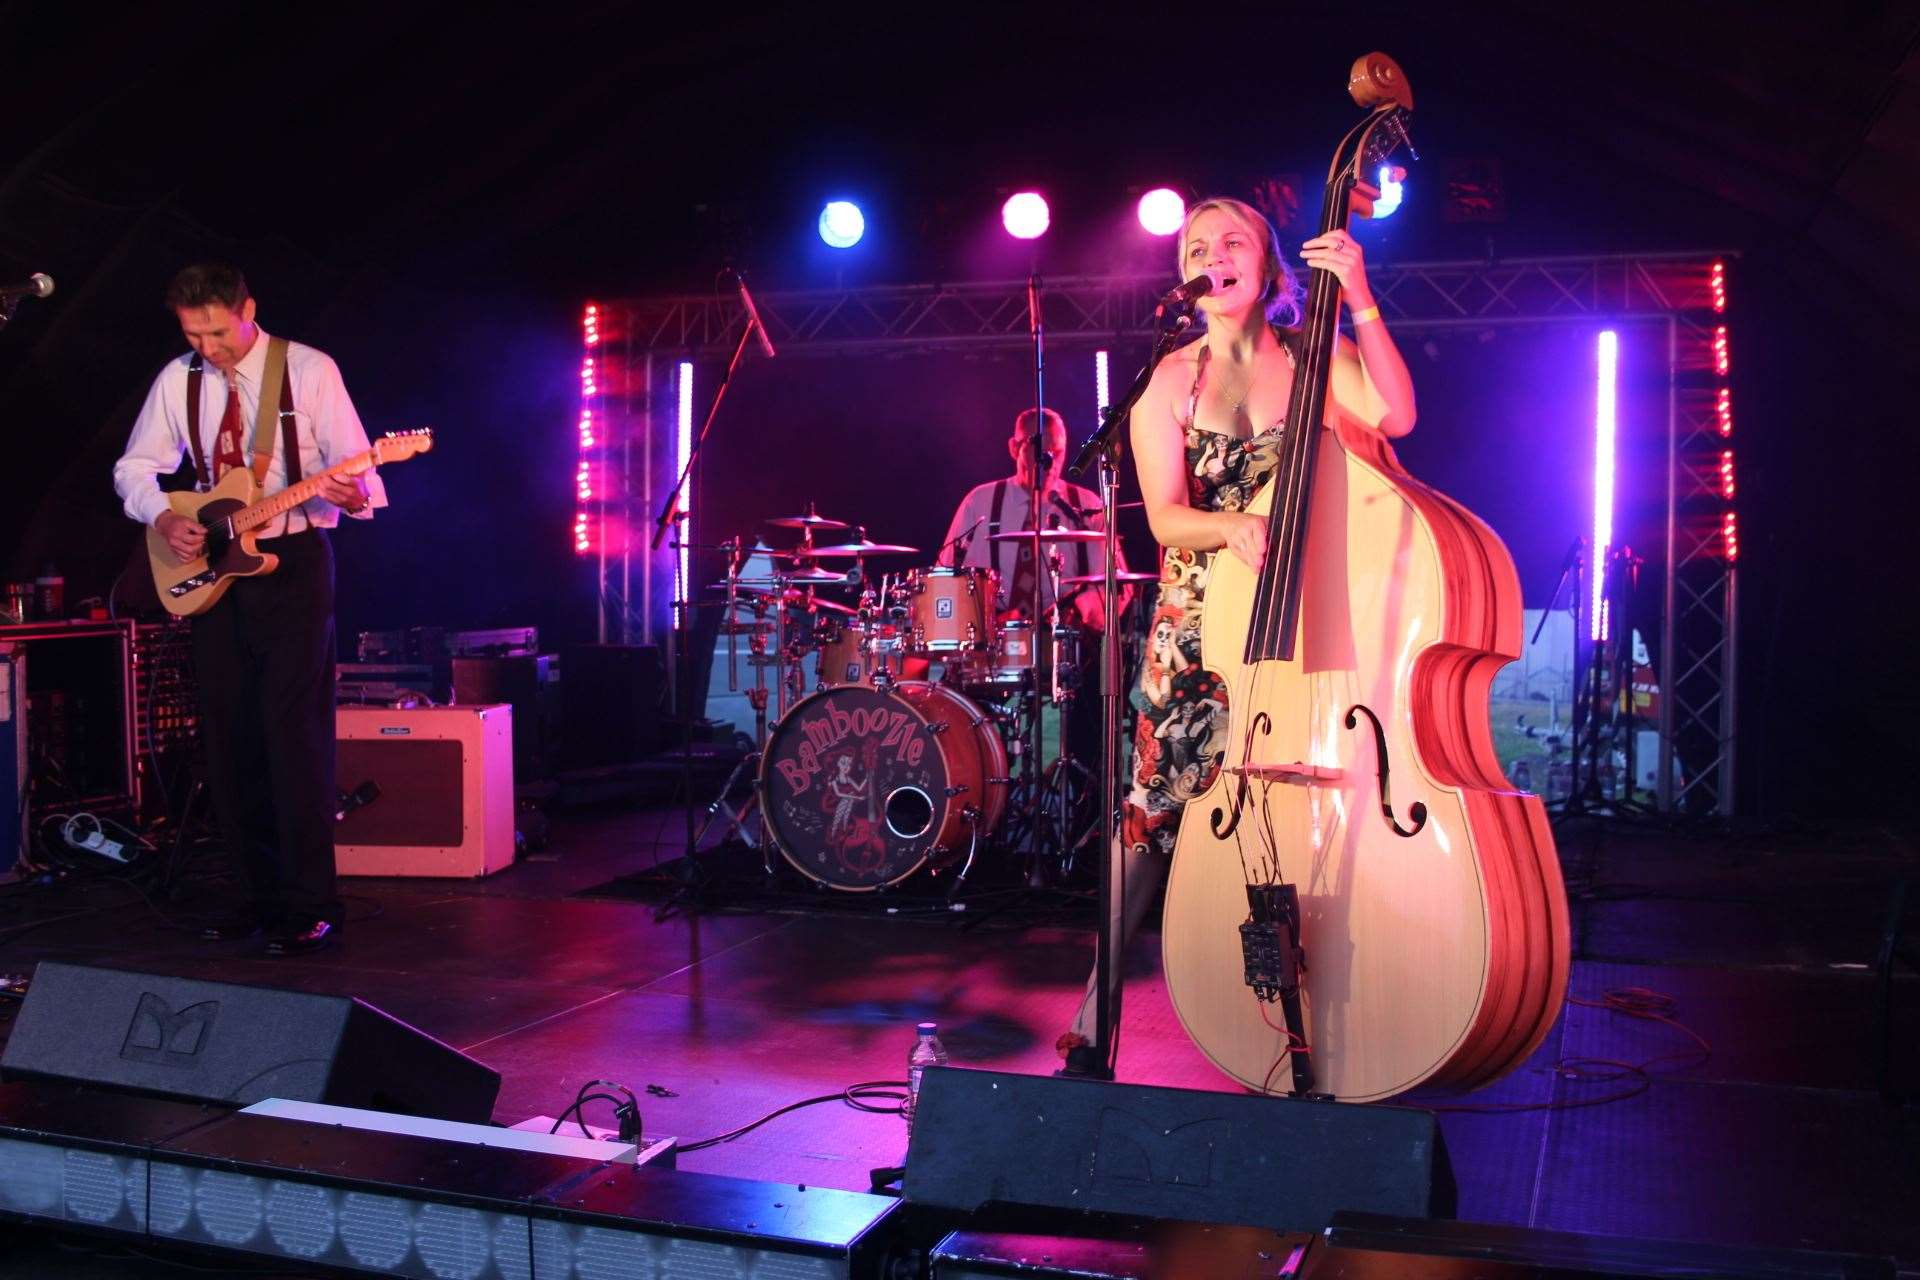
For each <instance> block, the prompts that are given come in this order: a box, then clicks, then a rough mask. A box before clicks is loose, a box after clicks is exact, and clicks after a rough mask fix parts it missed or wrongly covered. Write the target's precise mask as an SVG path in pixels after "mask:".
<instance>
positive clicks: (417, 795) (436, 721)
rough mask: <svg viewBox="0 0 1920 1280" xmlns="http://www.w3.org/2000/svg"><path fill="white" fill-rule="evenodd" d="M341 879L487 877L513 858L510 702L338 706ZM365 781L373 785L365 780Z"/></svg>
mask: <svg viewBox="0 0 1920 1280" xmlns="http://www.w3.org/2000/svg"><path fill="white" fill-rule="evenodd" d="M334 714H335V726H336V728H335V737H336V738H337V740H338V742H337V746H338V752H337V755H336V769H337V772H336V775H335V781H336V783H337V784H338V786H339V788H340V791H341V793H342V795H343V796H353V797H356V802H354V803H352V804H351V807H347V808H346V812H345V813H344V814H343V816H342V817H341V819H340V821H339V822H338V823H337V824H336V825H335V827H334V836H333V846H334V847H333V853H334V866H335V868H336V869H337V870H338V871H339V873H340V874H341V875H343V876H468V877H479V876H486V875H492V874H493V873H494V872H496V871H498V870H500V869H501V868H503V867H506V866H508V865H510V864H511V863H512V862H513V708H512V707H510V706H504V705H502V706H475V707H413V708H408V709H405V710H390V709H388V708H385V707H341V708H339V709H338V710H337V711H336V712H335V713H334ZM368 784H372V785H371V786H369V785H368Z"/></svg>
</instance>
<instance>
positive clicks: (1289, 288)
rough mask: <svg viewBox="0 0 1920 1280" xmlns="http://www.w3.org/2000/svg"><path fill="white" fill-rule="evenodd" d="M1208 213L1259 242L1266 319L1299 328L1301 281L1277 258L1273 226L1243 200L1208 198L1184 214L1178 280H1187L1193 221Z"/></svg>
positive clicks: (1176, 258) (1175, 251)
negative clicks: (1229, 221) (1220, 215)
mask: <svg viewBox="0 0 1920 1280" xmlns="http://www.w3.org/2000/svg"><path fill="white" fill-rule="evenodd" d="M1210 209H1217V210H1219V211H1220V212H1221V213H1224V214H1226V215H1227V217H1229V218H1231V219H1232V220H1233V221H1234V222H1235V223H1236V224H1238V225H1239V227H1240V228H1241V230H1243V231H1245V232H1246V233H1247V234H1248V235H1250V236H1254V237H1256V238H1257V239H1258V240H1259V241H1260V246H1261V252H1260V272H1261V274H1262V275H1264V276H1265V277H1266V280H1267V288H1266V292H1264V293H1262V294H1261V295H1260V296H1261V298H1262V299H1263V300H1264V301H1265V302H1266V304H1267V319H1268V320H1270V321H1272V322H1273V323H1275V324H1282V325H1295V324H1299V323H1300V278H1299V277H1298V276H1296V275H1295V274H1294V273H1293V268H1292V267H1290V266H1288V265H1287V262H1286V260H1285V259H1284V258H1282V257H1281V256H1280V236H1279V233H1277V232H1276V231H1274V229H1273V224H1272V223H1271V222H1269V221H1267V217H1266V215H1265V214H1263V213H1261V212H1260V211H1259V210H1258V209H1256V208H1254V207H1253V206H1252V205H1250V204H1248V203H1247V202H1246V201H1244V200H1235V199H1234V198H1233V197H1232V196H1209V197H1208V198H1206V199H1205V200H1202V201H1201V202H1200V203H1199V204H1196V205H1194V206H1193V208H1191V209H1189V210H1187V217H1186V221H1184V222H1182V223H1181V224H1180V239H1179V241H1178V242H1177V243H1176V244H1175V245H1174V247H1173V256H1174V270H1175V271H1176V272H1178V273H1179V275H1180V278H1181V279H1183V280H1184V279H1186V274H1187V234H1188V233H1189V232H1190V231H1192V230H1193V224H1194V220H1195V219H1197V218H1198V217H1199V216H1200V215H1201V214H1203V213H1205V212H1207V211H1208V210H1210Z"/></svg>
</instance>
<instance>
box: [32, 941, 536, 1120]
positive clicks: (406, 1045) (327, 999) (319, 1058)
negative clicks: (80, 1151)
mask: <svg viewBox="0 0 1920 1280" xmlns="http://www.w3.org/2000/svg"><path fill="white" fill-rule="evenodd" d="M0 1070H3V1071H4V1072H5V1073H6V1075H7V1076H8V1077H9V1078H12V1077H38V1078H43V1079H55V1080H70V1081H76V1082H79V1083H83V1084H89V1085H102V1086H107V1087H110V1088H119V1089H133V1090H138V1091H140V1092H142V1093H152V1094H162V1095H165V1096H168V1097H174V1098H189V1099H193V1100H195V1101H200V1102H227V1103H233V1104H235V1105H236V1106H245V1105H247V1104H249V1103H254V1102H259V1101H260V1100H262V1099H263V1098H291V1099H295V1100H298V1101H303V1102H330V1103H334V1104H335V1105H338V1106H343V1107H364V1108H367V1109H369V1110H373V1111H394V1112H399V1113H400V1114H402V1115H412V1116H430V1117H433V1118H435V1119H440V1120H465V1121H468V1122H470V1123H473V1124H486V1123H487V1122H488V1121H490V1120H491V1119H492V1118H493V1102H494V1098H495V1097H497V1096H498V1094H499V1092H500V1073H499V1072H497V1071H494V1070H492V1069H491V1068H489V1067H486V1066H483V1065H481V1064H480V1063H478V1062H475V1061H474V1060H473V1059H472V1058H469V1057H467V1055H465V1054H464V1053H461V1052H460V1051H458V1050H457V1049H453V1048H450V1047H448V1046H447V1045H444V1044H441V1043H440V1042H439V1041H438V1040H435V1039H434V1038H433V1037H432V1036H429V1035H427V1034H426V1033H425V1032H422V1031H416V1030H415V1029H414V1028H412V1027H410V1026H408V1025H407V1024H406V1023H404V1022H401V1021H399V1020H398V1019H397V1018H393V1017H390V1016H388V1015H387V1014H385V1013H382V1012H381V1011H380V1010H378V1009H376V1008H374V1007H373V1006H372V1005H369V1004H365V1003H363V1002H361V1001H359V1000H356V999H352V998H351V997H347V996H322V995H310V994H308V993H306V992H303V991H283V990H279V989H276V988H273V987H247V986H240V985H237V984H235V983H230V982H208V981H204V980H202V979H197V978H169V977H163V976H161V975H159V974H149V973H132V972H128V971H125V970H120V969H100V968H94V967H92V966H90V965H79V964H67V963H64V962H62V961H55V960H42V961H41V962H40V965H39V968H38V969H36V970H35V971H34V975H33V982H32V984H31V985H30V986H29V987H28V988H27V998H26V999H25V1001H23V1002H22V1003H21V1006H20V1012H19V1015H18V1016H17V1018H16V1019H15V1021H14V1025H13V1034H12V1035H11V1036H9V1037H8V1038H7V1048H6V1053H5V1055H4V1056H0Z"/></svg>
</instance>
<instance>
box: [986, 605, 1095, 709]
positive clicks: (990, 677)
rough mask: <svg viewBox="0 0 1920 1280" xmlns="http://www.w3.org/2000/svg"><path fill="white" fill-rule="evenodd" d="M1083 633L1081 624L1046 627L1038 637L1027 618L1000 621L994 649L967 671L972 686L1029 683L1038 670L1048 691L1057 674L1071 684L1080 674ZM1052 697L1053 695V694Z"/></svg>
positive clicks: (1006, 685)
mask: <svg viewBox="0 0 1920 1280" xmlns="http://www.w3.org/2000/svg"><path fill="white" fill-rule="evenodd" d="M1081 641H1082V634H1081V631H1080V629H1079V628H1078V627H1065V626H1062V627H1053V628H1051V629H1043V630H1042V631H1041V633H1040V638H1039V641H1038V642H1037V643H1036V642H1035V639H1034V632H1033V624H1032V623H1031V622H1028V621H1027V620H1026V619H1024V618H1009V619H1007V620H1006V621H1005V622H1002V623H1001V624H1000V628H999V631H998V632H997V633H996V634H995V636H994V644H993V652H992V653H991V654H990V655H989V656H988V657H987V660H986V661H985V663H983V664H982V665H981V666H980V667H979V668H977V669H974V670H971V671H969V672H968V673H967V676H966V679H965V680H964V681H963V682H962V683H964V684H968V685H995V686H1000V687H1012V686H1015V685H1026V684H1029V683H1030V682H1031V681H1032V680H1033V677H1034V672H1035V671H1036V670H1038V671H1039V673H1040V678H1041V681H1042V683H1043V685H1044V686H1045V689H1046V690H1051V688H1052V677H1053V673H1055V672H1058V673H1059V678H1060V679H1061V680H1062V681H1064V682H1066V683H1067V684H1069V685H1071V684H1073V683H1074V682H1075V681H1077V680H1078V678H1079V674H1080V659H1081V649H1080V646H1081ZM1049 696H1052V694H1051V693H1049Z"/></svg>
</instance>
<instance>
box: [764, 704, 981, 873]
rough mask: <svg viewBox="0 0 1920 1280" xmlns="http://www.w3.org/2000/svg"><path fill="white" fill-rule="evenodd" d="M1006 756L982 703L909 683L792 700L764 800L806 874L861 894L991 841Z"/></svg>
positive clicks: (771, 740)
mask: <svg viewBox="0 0 1920 1280" xmlns="http://www.w3.org/2000/svg"><path fill="white" fill-rule="evenodd" d="M1005 760H1006V756H1005V753H1004V752H1003V751H1002V750H1001V747H1000V740H999V737H998V735H997V734H996V733H995V732H994V730H993V727H992V725H990V724H988V723H986V720H985V717H984V716H983V715H981V713H980V709H979V708H978V707H977V706H975V705H974V704H973V703H972V702H970V701H968V700H967V699H966V698H965V697H963V696H961V695H960V694H958V693H955V692H954V691H953V690H951V689H946V688H943V687H941V686H939V685H933V684H926V683H924V682H921V681H914V680H905V681H901V682H899V683H898V684H895V685H893V686H892V687H891V688H888V689H876V688H873V687H871V686H868V685H847V686H844V687H841V688H837V689H823V690H821V691H820V692H819V693H816V694H814V695H812V696H811V697H808V698H805V699H802V700H801V701H800V702H798V703H796V704H795V705H794V707H793V709H792V710H791V711H789V712H788V713H787V715H786V717H785V718H784V719H783V720H781V721H780V723H779V724H778V725H776V726H775V727H774V730H773V732H772V733H771V734H770V735H769V736H768V738H767V750H766V755H765V756H764V758H762V760H761V762H760V778H759V790H760V805H761V809H762V812H764V813H765V815H766V819H767V825H768V826H769V827H771V828H772V830H773V835H774V840H775V842H776V843H778V844H779V846H780V852H781V853H782V854H784V855H785V856H786V859H787V861H788V862H791V863H792V864H793V865H794V867H795V868H796V869H797V870H799V871H800V872H801V873H802V874H804V875H807V876H810V877H811V878H813V879H815V880H819V881H821V882H822V883H824V884H827V885H830V886H832V887H833V888H836V889H846V890H850V891H853V892H864V891H870V890H874V889H881V888H885V887H886V886H888V885H892V884H898V883H899V882H900V881H902V880H904V879H906V878H907V877H908V876H910V875H912V874H913V873H914V872H915V871H917V870H919V869H920V868H921V867H922V866H924V865H926V864H928V863H929V862H931V863H934V864H935V865H939V864H942V863H944V862H946V861H948V860H950V859H953V858H956V857H959V856H961V855H963V854H965V853H966V852H967V848H968V846H969V844H970V842H971V841H972V840H974V839H975V838H976V836H977V837H978V838H980V839H984V838H985V837H986V835H987V833H988V832H989V831H990V830H991V829H992V827H993V825H994V823H996V822H997V821H998V820H999V816H1000V813H1001V811H1002V809H1003V808H1004V807H1005V795H1004V794H1003V788H1004V783H1003V782H999V781H995V782H989V781H988V779H989V778H996V779H998V778H1001V777H1003V775H1004V774H1005V772H1006V765H1005Z"/></svg>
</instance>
